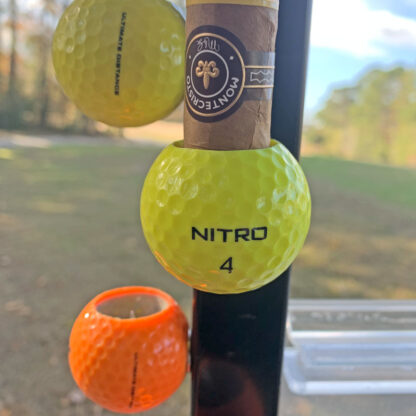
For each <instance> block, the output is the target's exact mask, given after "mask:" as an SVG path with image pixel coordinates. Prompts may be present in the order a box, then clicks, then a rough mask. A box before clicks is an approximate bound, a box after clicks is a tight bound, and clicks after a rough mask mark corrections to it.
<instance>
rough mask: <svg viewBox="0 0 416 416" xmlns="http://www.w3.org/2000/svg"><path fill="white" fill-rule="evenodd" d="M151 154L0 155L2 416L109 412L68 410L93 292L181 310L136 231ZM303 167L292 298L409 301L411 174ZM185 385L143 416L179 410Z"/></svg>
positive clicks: (176, 288)
mask: <svg viewBox="0 0 416 416" xmlns="http://www.w3.org/2000/svg"><path fill="white" fill-rule="evenodd" d="M159 151H160V150H159V149H158V148H156V147H153V146H148V147H140V148H139V147H121V146H96V147H87V146H80V147H76V146H73V147H55V148H50V149H45V150H39V149H38V150H34V149H19V150H12V151H11V152H8V153H7V152H6V153H4V152H3V153H0V195H1V198H0V230H1V231H0V279H1V280H0V281H1V285H2V290H1V291H0V308H1V314H0V327H1V328H2V329H1V334H2V342H0V356H1V357H7V365H6V366H5V367H6V368H5V369H4V367H3V368H2V373H1V374H0V388H1V390H2V391H1V392H0V401H2V400H4V398H3V396H2V395H6V396H7V394H9V396H10V397H12V399H10V397H9V396H7V397H9V399H7V400H8V402H7V403H9V402H10V403H11V404H8V405H7V406H8V409H11V414H19V415H22V416H25V415H29V416H32V415H33V416H34V415H41V414H51V415H52V414H53V415H72V414H76V415H90V414H108V413H107V412H104V413H94V412H95V410H94V409H93V408H92V405H90V404H82V405H79V406H77V407H76V409H72V410H71V408H68V401H67V399H66V397H67V394H68V391H69V390H71V389H72V388H73V382H72V380H71V377H70V375H69V372H68V369H67V365H66V353H67V347H66V345H67V337H68V333H69V331H70V328H71V325H72V322H73V319H74V317H75V316H76V315H77V313H78V312H79V311H80V309H81V308H82V306H83V305H84V304H85V303H86V302H87V301H88V300H89V299H90V298H92V297H93V296H94V295H95V294H97V293H99V292H100V291H103V290H106V289H109V288H112V287H115V286H121V285H134V284H141V285H152V286H157V287H160V288H161V289H164V290H166V291H168V292H169V293H171V294H172V295H173V296H174V297H175V298H176V299H177V300H178V301H179V302H180V303H181V304H182V306H183V307H184V308H185V311H186V312H187V314H188V315H189V314H190V309H191V290H189V289H188V288H187V287H185V286H184V285H183V284H181V283H179V282H177V281H176V280H175V279H174V278H172V277H171V276H169V275H168V273H166V272H165V271H164V270H163V269H162V268H161V267H160V266H159V264H158V263H157V262H156V260H155V259H154V258H153V256H152V255H151V253H150V251H149V249H148V247H147V245H146V243H145V241H144V238H143V235H142V232H141V229H140V224H139V212H138V206H139V202H138V201H139V191H140V187H141V185H142V183H143V181H144V178H145V175H146V172H147V171H148V168H149V167H150V165H151V163H152V161H153V160H154V158H155V157H156V155H157V154H158V152H159ZM5 155H6V156H7V157H10V159H6V158H4V156H5ZM1 157H3V159H2V158H1ZM302 163H303V166H304V167H305V171H306V174H307V177H308V179H309V182H310V185H311V191H312V197H313V218H312V227H311V232H310V235H309V237H308V240H307V243H306V245H305V247H304V249H303V251H302V253H301V255H300V256H299V258H298V260H297V261H296V265H295V267H294V273H293V277H292V296H294V297H344V298H348V297H356V298H414V297H416V279H414V270H415V269H416V256H415V252H416V227H415V224H416V212H415V209H414V208H415V205H416V180H415V171H411V170H405V169H396V168H390V167H383V166H372V165H365V164H361V163H354V162H346V161H339V160H335V159H326V158H317V157H314V158H304V159H303V161H302ZM16 374H25V377H23V376H22V377H16ZM35 380H36V381H37V382H34V381H35ZM187 389H188V386H187V385H185V386H184V387H183V388H182V389H181V390H180V392H179V394H178V395H176V396H175V398H176V399H175V400H173V401H168V402H167V403H166V404H165V405H164V406H162V407H161V408H159V409H157V410H155V411H153V412H151V413H150V414H154V415H158V416H160V415H171V414H178V415H179V414H188V406H189V403H188V390H187ZM97 412H98V410H97ZM0 413H1V408H0Z"/></svg>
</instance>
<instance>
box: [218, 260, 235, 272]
mask: <svg viewBox="0 0 416 416" xmlns="http://www.w3.org/2000/svg"><path fill="white" fill-rule="evenodd" d="M220 270H226V271H227V272H228V273H232V272H233V258H232V257H230V258H228V259H227V260H226V261H225V263H224V264H223V265H222V266H221V267H220Z"/></svg>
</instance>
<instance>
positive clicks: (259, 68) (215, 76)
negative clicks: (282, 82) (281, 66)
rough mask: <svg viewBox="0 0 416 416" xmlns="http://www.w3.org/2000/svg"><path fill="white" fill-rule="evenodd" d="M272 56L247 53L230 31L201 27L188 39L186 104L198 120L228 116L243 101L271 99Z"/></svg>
mask: <svg viewBox="0 0 416 416" xmlns="http://www.w3.org/2000/svg"><path fill="white" fill-rule="evenodd" d="M273 65H274V53H266V52H248V51H246V49H245V47H244V45H243V44H242V42H241V41H240V40H239V39H238V38H237V37H236V36H235V35H233V34H232V33H230V32H229V31H227V30H225V29H223V28H220V27H217V26H202V27H199V28H197V29H196V30H194V31H193V32H192V33H191V34H190V36H189V39H188V42H187V50H186V95H185V97H186V105H187V108H188V111H189V113H190V114H191V115H192V116H193V117H194V118H195V119H197V120H199V121H203V122H214V121H219V120H222V119H224V118H227V117H229V116H230V115H231V114H233V113H234V112H235V111H237V110H238V108H239V107H240V106H241V104H242V102H243V101H244V100H270V99H271V95H272V94H271V91H272V89H273V80H274V66H273Z"/></svg>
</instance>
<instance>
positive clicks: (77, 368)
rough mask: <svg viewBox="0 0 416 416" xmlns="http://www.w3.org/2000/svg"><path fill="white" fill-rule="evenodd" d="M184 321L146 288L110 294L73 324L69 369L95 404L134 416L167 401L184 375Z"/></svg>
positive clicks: (157, 293)
mask: <svg viewBox="0 0 416 416" xmlns="http://www.w3.org/2000/svg"><path fill="white" fill-rule="evenodd" d="M187 337H188V325H187V322H186V318H185V316H184V314H183V312H182V311H181V309H180V308H179V306H178V305H177V303H176V302H175V301H174V300H173V299H172V298H171V297H170V296H169V295H167V294H166V293H164V292H162V291H160V290H157V289H153V288H144V287H126V288H120V289H114V290H110V291H108V292H104V293H102V294H101V295H99V296H97V297H96V298H94V299H93V300H92V301H91V302H90V303H88V305H87V306H86V307H85V308H84V309H83V310H82V312H81V313H80V315H79V316H78V318H77V319H76V321H75V323H74V326H73V328H72V332H71V336H70V342H69V346H70V351H69V364H70V368H71V372H72V375H73V377H74V379H75V381H76V383H77V384H78V386H79V388H80V389H81V390H82V391H83V392H84V393H85V395H86V396H87V397H88V398H90V399H91V400H92V401H94V402H95V403H97V404H99V405H100V406H102V407H104V408H106V409H108V410H111V411H113V412H119V413H136V412H140V411H144V410H148V409H150V408H152V407H155V406H157V405H159V404H160V403H162V402H163V401H165V400H166V399H168V398H169V397H170V396H171V395H172V394H173V393H174V392H175V390H176V389H177V388H178V387H179V386H180V384H181V383H182V381H183V379H184V377H185V374H186V371H187V356H188V351H187Z"/></svg>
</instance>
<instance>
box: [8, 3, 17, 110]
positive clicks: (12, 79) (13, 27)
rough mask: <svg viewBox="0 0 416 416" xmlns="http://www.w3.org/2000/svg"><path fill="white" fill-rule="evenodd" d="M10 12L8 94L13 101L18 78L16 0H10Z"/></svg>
mask: <svg viewBox="0 0 416 416" xmlns="http://www.w3.org/2000/svg"><path fill="white" fill-rule="evenodd" d="M9 14H10V32H11V44H10V66H9V85H8V90H7V92H8V96H9V98H10V99H11V100H13V101H12V102H14V101H15V99H16V79H17V52H16V46H17V4H16V0H9Z"/></svg>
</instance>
